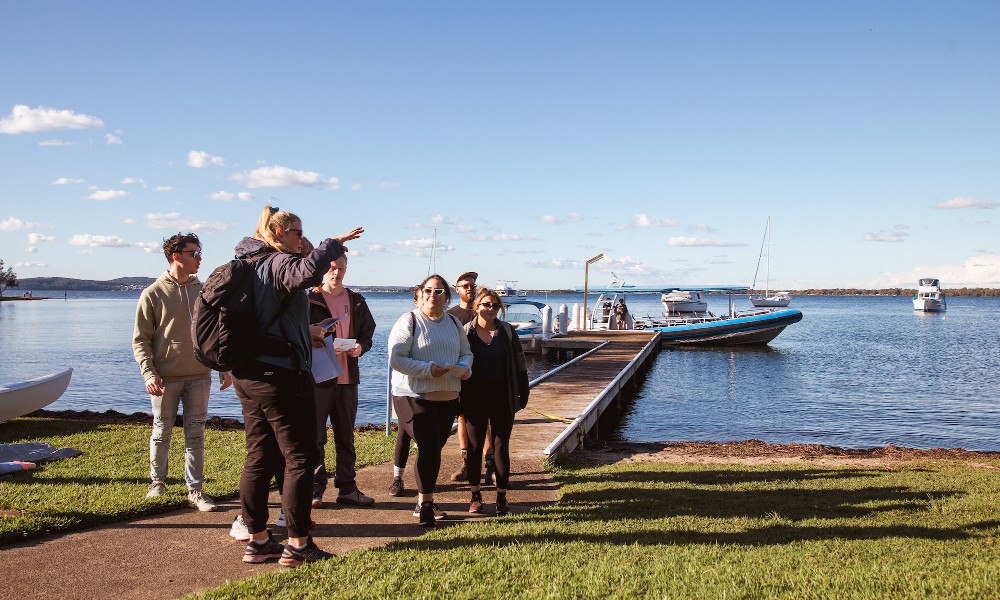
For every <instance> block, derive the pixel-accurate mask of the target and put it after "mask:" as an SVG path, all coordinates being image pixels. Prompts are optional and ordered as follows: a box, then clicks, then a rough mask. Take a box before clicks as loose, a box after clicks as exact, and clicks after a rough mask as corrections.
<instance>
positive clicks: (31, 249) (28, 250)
mask: <svg viewBox="0 0 1000 600" xmlns="http://www.w3.org/2000/svg"><path fill="white" fill-rule="evenodd" d="M24 252H25V253H26V254H34V253H36V252H38V248H36V247H34V246H28V247H27V248H25V249H24Z"/></svg>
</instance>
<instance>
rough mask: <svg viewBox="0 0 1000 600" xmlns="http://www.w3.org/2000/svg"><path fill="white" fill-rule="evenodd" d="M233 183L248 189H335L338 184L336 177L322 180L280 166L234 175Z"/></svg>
mask: <svg viewBox="0 0 1000 600" xmlns="http://www.w3.org/2000/svg"><path fill="white" fill-rule="evenodd" d="M232 179H233V180H234V181H238V182H240V183H243V184H244V185H246V186H247V187H248V188H250V189H253V188H262V187H319V188H325V189H331V190H334V189H337V187H338V186H339V182H338V181H337V178H336V177H329V178H324V177H322V176H321V175H320V174H319V173H316V172H315V171H296V170H294V169H289V168H288V167H283V166H280V165H273V166H270V167H258V168H256V169H254V170H252V171H248V172H244V173H234V174H233V175H232Z"/></svg>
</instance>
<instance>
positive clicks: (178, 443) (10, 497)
mask: <svg viewBox="0 0 1000 600" xmlns="http://www.w3.org/2000/svg"><path fill="white" fill-rule="evenodd" d="M151 431H152V418H150V425H148V426H140V425H109V424H106V423H102V422H100V421H87V420H79V421H77V420H69V419H49V418H21V419H14V420H12V421H7V422H5V423H0V443H24V442H48V443H50V444H52V445H54V446H56V447H60V448H61V447H65V446H68V447H72V448H76V449H78V450H81V451H83V456H79V457H76V458H71V459H67V460H60V461H54V462H51V463H45V464H43V465H42V466H41V467H40V468H39V469H38V470H35V471H27V472H21V473H15V474H13V475H8V476H5V477H3V478H0V511H14V512H19V513H20V515H10V514H5V515H4V516H0V545H2V544H7V543H11V542H13V541H17V540H23V539H29V538H34V537H39V536H42V535H47V534H50V533H57V532H61V531H69V530H73V529H80V528H82V527H87V526H90V525H96V524H99V523H108V522H112V521H122V520H126V519H131V518H135V517H140V516H143V515H150V514H156V513H162V512H167V511H170V510H174V509H178V508H183V507H186V506H188V502H187V488H186V487H185V485H184V448H183V440H184V429H183V428H181V427H175V428H174V435H173V440H172V441H171V444H170V446H171V447H170V474H169V476H168V478H167V494H166V495H165V496H163V497H161V498H157V499H154V500H146V499H145V495H146V490H147V488H148V485H149V435H150V432H151ZM394 440H395V438H392V437H389V438H387V437H386V436H385V435H384V434H383V433H380V432H378V431H366V432H362V433H360V434H359V435H358V437H357V442H356V444H357V452H358V466H359V467H362V466H367V465H371V464H376V463H379V462H384V461H386V460H390V459H391V456H392V444H393V442H394ZM244 441H245V440H244V436H243V431H242V430H239V431H221V430H213V429H209V430H208V431H207V432H206V439H205V448H206V450H205V478H206V481H205V487H204V490H205V493H206V494H208V495H209V496H213V497H219V498H225V497H227V496H234V495H236V494H237V493H238V491H239V482H240V471H241V470H242V468H243V460H244V457H245V453H246V446H245V443H244ZM326 450H327V462H328V464H332V463H333V443H332V437H331V442H330V443H328V444H327V445H326ZM0 514H3V513H0Z"/></svg>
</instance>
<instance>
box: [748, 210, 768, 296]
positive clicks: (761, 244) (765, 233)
mask: <svg viewBox="0 0 1000 600" xmlns="http://www.w3.org/2000/svg"><path fill="white" fill-rule="evenodd" d="M770 232H771V217H768V218H767V226H766V227H764V238H763V239H762V240H761V241H760V253H759V254H758V255H757V268H756V269H754V270H753V283H752V284H750V289H751V290H755V289H757V273H758V272H759V271H760V259H762V258H764V244H766V243H767V234H768V233H770Z"/></svg>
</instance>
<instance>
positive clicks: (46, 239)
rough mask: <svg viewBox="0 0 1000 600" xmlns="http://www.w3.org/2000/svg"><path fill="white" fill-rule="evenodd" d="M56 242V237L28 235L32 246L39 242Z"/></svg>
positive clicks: (38, 234)
mask: <svg viewBox="0 0 1000 600" xmlns="http://www.w3.org/2000/svg"><path fill="white" fill-rule="evenodd" d="M54 241H56V237H55V236H54V235H42V234H40V233H29V234H28V243H29V244H31V245H35V244H37V243H38V242H54Z"/></svg>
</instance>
